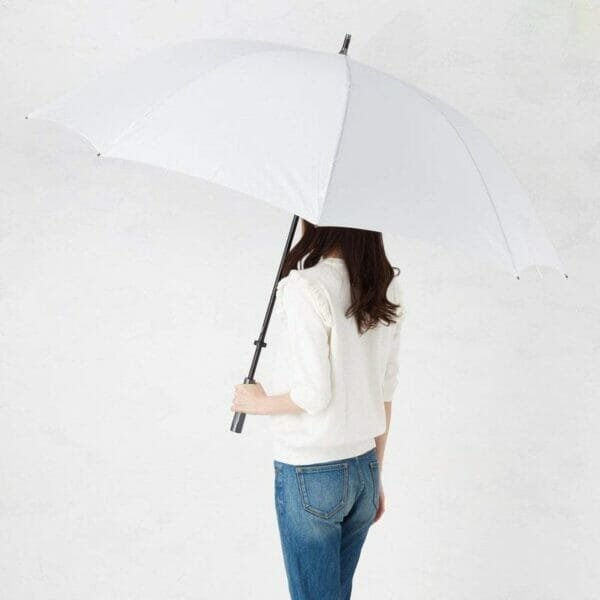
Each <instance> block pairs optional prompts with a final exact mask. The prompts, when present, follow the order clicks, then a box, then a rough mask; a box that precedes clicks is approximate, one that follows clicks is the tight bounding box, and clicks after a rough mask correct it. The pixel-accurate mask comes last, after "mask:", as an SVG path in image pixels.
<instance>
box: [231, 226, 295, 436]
mask: <svg viewBox="0 0 600 600" xmlns="http://www.w3.org/2000/svg"><path fill="white" fill-rule="evenodd" d="M298 219H299V217H298V215H294V217H293V218H292V223H291V225H290V230H289V233H288V237H287V240H286V242H285V246H284V248H283V254H282V255H281V261H280V262H279V268H278V269H277V275H276V276H275V281H274V283H273V289H272V290H271V296H270V298H269V304H268V305H267V311H266V312H265V318H264V320H263V324H262V328H261V330H260V334H259V336H258V339H256V340H254V345H255V346H256V349H255V350H254V356H253V357H252V362H251V363H250V370H249V371H248V376H247V377H246V378H245V379H244V383H254V373H255V372H256V367H257V366H258V360H259V358H260V352H261V350H262V349H263V348H264V347H265V346H266V345H267V344H266V343H265V337H266V335H267V329H268V328H269V321H270V320H271V314H272V313H273V306H274V305H275V297H276V295H277V284H278V283H279V280H280V279H281V273H282V271H283V265H284V263H285V259H286V257H287V254H288V252H289V251H290V248H291V246H292V242H293V240H294V234H295V232H296V227H297V225H298ZM245 417H246V414H245V413H240V412H236V413H234V415H233V419H232V421H231V426H230V428H229V429H230V431H233V432H235V433H242V429H243V428H244V420H245Z"/></svg>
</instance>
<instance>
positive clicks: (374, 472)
mask: <svg viewBox="0 0 600 600" xmlns="http://www.w3.org/2000/svg"><path fill="white" fill-rule="evenodd" d="M369 469H370V470H371V479H372V481H373V494H372V498H373V504H374V505H375V508H376V509H377V508H379V461H377V460H371V461H369Z"/></svg>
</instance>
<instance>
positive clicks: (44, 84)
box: [0, 0, 600, 600]
mask: <svg viewBox="0 0 600 600" xmlns="http://www.w3.org/2000/svg"><path fill="white" fill-rule="evenodd" d="M345 32H350V33H352V34H353V40H352V44H351V47H350V53H351V55H352V56H353V57H354V58H355V59H357V60H360V61H363V62H366V63H368V64H371V65H373V66H375V67H377V68H380V69H383V70H386V71H389V72H390V73H392V74H394V75H396V76H398V77H400V78H404V79H406V80H408V81H410V82H412V83H414V84H416V85H418V86H420V87H422V88H424V89H426V90H428V91H429V92H431V93H433V94H434V95H437V96H440V97H441V98H443V99H445V100H446V101H447V102H448V103H450V104H452V105H453V106H455V107H456V108H457V109H459V110H461V111H463V112H464V113H466V114H467V115H468V116H469V117H470V118H471V119H473V121H474V122H475V123H476V124H478V125H479V126H480V127H481V128H482V129H483V131H484V132H485V133H487V134H488V135H489V137H490V138H491V139H492V140H493V141H494V143H495V145H496V146H497V147H498V149H499V150H500V152H501V153H502V154H503V156H504V157H505V158H506V159H507V161H508V162H509V164H510V165H511V166H512V167H513V169H514V170H515V172H516V174H517V176H518V177H519V178H520V180H521V181H522V183H523V185H524V186H525V188H526V189H527V190H528V192H529V193H530V195H531V198H532V202H533V203H534V205H535V208H536V210H537V211H538V214H539V215H540V218H541V220H542V222H543V223H544V225H545V227H546V229H547V231H548V234H549V236H550V237H551V239H552V240H553V242H554V243H555V245H556V247H557V249H558V251H559V254H560V256H561V258H562V259H563V261H564V263H565V265H566V267H567V270H568V272H569V275H570V278H569V279H568V280H566V279H564V278H562V277H561V276H560V274H558V273H555V272H551V271H547V270H544V271H542V273H541V274H542V275H543V278H540V276H539V275H538V273H536V271H535V269H534V270H531V271H530V272H527V273H526V274H525V276H524V277H523V278H522V279H521V281H519V282H517V281H516V280H515V279H514V278H512V277H511V276H510V275H509V274H504V273H502V272H497V271H495V270H491V269H488V268H487V267H486V266H485V265H481V264H478V263H476V262H474V261H472V260H471V259H470V258H469V257H464V256H460V257H459V256H457V255H453V254H451V253H449V252H447V251H446V250H445V249H444V248H438V247H432V246H429V245H425V244H414V243H411V242H407V241H405V240H401V239H392V238H389V237H386V242H387V248H388V252H389V255H390V258H391V259H392V262H393V263H394V264H396V265H398V266H400V267H401V268H402V278H403V283H404V290H405V302H406V310H407V321H406V324H405V329H404V339H403V349H402V352H403V358H402V360H403V373H402V381H401V388H400V391H399V395H398V397H397V398H396V400H395V405H394V416H393V419H394V422H393V427H392V432H391V434H390V439H389V445H388V450H387V456H386V462H385V468H384V485H385V489H386V493H387V496H388V510H387V513H386V514H385V515H384V517H383V519H382V520H381V522H380V523H378V524H376V525H375V526H374V527H373V528H372V530H371V532H370V534H369V538H368V540H367V543H366V545H365V547H364V552H363V556H362V558H361V562H360V564H359V567H358V570H357V573H356V577H355V585H354V589H355V594H354V596H353V597H354V598H357V599H361V598H363V599H365V598H377V599H390V600H397V599H400V598H411V599H412V600H509V599H510V600H513V599H519V600H520V599H525V598H526V599H527V600H558V599H560V600H563V599H564V600H584V599H585V600H592V599H596V598H597V597H598V594H599V591H598V590H599V589H600V558H599V557H600V516H599V513H598V506H599V504H600V477H599V476H600V464H599V462H600V460H599V459H600V441H599V440H600V407H599V402H598V401H599V394H598V391H599V388H600V375H599V369H598V364H600V363H599V359H600V284H599V282H598V275H599V273H598V261H599V260H600V227H599V224H598V218H599V216H600V206H599V202H598V200H599V192H598V190H599V189H600V136H599V133H600V78H599V73H600V52H599V45H600V8H599V7H598V5H597V3H595V2H593V1H592V0H573V1H572V2H565V1H564V0H538V1H535V0H504V1H503V2H492V1H488V2H485V1H475V0H470V1H467V0H459V1H455V2H450V3H446V2H439V1H438V2H430V3H427V6H425V3H422V2H415V1H406V2H403V3H398V2H382V1H372V2H348V1H345V2H341V1H337V0H336V1H331V2H317V1H304V2H299V1H296V2H285V1H283V2H282V1H281V0H277V1H275V0H257V1H254V2H235V1H219V2H215V1H213V2H200V1H198V0H194V1H192V0H179V1H177V0H174V1H171V2H157V1H145V2H142V1H140V0H128V1H126V2H124V1H123V0H119V1H116V0H111V1H104V2H100V1H83V2H82V1H72V0H71V1H69V0H54V1H53V2H43V1H42V0H37V1H25V0H19V1H13V0H1V1H0V596H1V597H2V598H3V599H6V600H30V599H32V600H38V599H39V600H81V599H82V598H85V599H86V600H176V599H177V600H184V599H192V598H193V599H210V600H212V599H215V598H219V599H221V598H222V599H225V600H229V599H234V598H247V599H263V598H273V599H275V598H277V599H282V598H285V597H286V593H287V592H286V582H285V576H284V571H283V562H282V558H281V554H280V548H279V539H278V534H277V530H276V522H275V513H274V507H273V500H272V491H273V490H272V481H273V480H272V477H273V470H272V463H271V456H270V450H271V448H270V437H269V431H268V428H267V422H266V421H265V420H264V419H263V418H260V417H249V418H248V419H247V422H246V429H245V432H244V434H243V435H236V434H233V433H231V432H229V424H230V420H231V413H230V412H229V406H230V400H231V396H232V389H233V385H234V384H236V383H240V382H241V381H242V380H243V377H244V375H245V374H246V372H247V367H248V363H249V360H250V358H251V355H252V352H253V349H254V346H253V345H252V340H253V339H255V337H256V335H257V334H258V330H259V326H260V322H261V320H262V316H263V311H264V308H265V304H266V300H267V294H268V291H269V289H270V285H271V283H272V279H273V277H274V273H275V268H276V264H277V261H278V260H279V253H280V251H281V248H282V245H283V242H284V239H285V235H286V233H287V228H288V224H289V216H288V215H286V214H284V213H282V212H281V211H278V210H277V209H275V208H272V207H269V206H268V205H266V204H263V203H259V202H254V201H252V200H251V199H248V198H246V197H243V196H241V195H236V194H234V193H232V192H230V191H227V190H223V189H219V188H216V187H214V186H210V185H208V184H206V183H203V182H201V181H198V180H194V179H192V178H188V177H184V176H181V175H176V174H173V173H168V172H164V171H159V170H157V169H152V168H150V167H147V166H143V165H135V164H127V163H122V162H119V161H110V160H105V161H102V160H100V161H99V160H97V159H96V157H95V154H94V153H93V151H92V150H91V148H90V147H89V146H88V145H87V144H86V142H85V141H83V140H82V139H80V138H78V137H77V136H75V135H74V134H72V133H70V132H67V131H65V130H62V129H60V128H59V127H57V126H54V125H52V124H49V123H41V122H34V121H25V120H24V118H23V117H24V115H25V114H27V113H28V112H30V111H31V110H32V109H34V108H36V107H37V106H39V105H41V104H44V103H45V102H48V101H50V100H52V99H53V98H55V97H56V96H57V95H59V94H61V93H63V92H65V91H67V90H69V89H71V88H73V87H76V86H77V85H79V84H80V83H82V82H84V81H85V80H86V78H88V77H89V76H91V75H94V74H95V73H98V72H100V71H102V70H103V69H106V68H110V67H112V66H113V65H115V64H117V63H121V62H123V61H126V60H128V59H130V58H133V57H135V56H138V55H139V54H140V53H143V52H145V51H147V50H150V49H152V48H155V47H157V46H160V45H163V44H166V43H172V42H176V41H180V40H185V39H191V38H196V37H244V38H259V39H265V40H272V41H277V42H283V43H289V44H296V45H301V46H307V47H311V48H315V49H320V50H326V51H331V52H337V51H338V50H339V46H340V44H341V41H342V39H343V35H344V33H345ZM268 351H269V348H268V347H267V349H266V350H265V362H264V364H262V363H261V366H259V370H258V372H257V378H258V379H259V380H261V379H262V377H261V368H262V369H263V371H262V372H263V373H265V375H266V373H267V370H266V369H267V368H268V365H269V360H270V358H269V354H268Z"/></svg>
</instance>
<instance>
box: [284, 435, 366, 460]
mask: <svg viewBox="0 0 600 600" xmlns="http://www.w3.org/2000/svg"><path fill="white" fill-rule="evenodd" d="M375 447H376V446H375V438H373V437H370V438H368V439H366V440H361V441H359V442H352V443H350V444H338V445H336V446H289V445H287V444H285V443H284V442H282V441H280V440H278V439H274V440H273V458H274V460H276V461H277V462H282V463H287V464H290V465H309V464H314V463H320V462H328V461H330V460H341V459H345V458H353V457H355V456H358V455H359V454H364V453H365V452H367V451H368V450H371V449H372V448H375Z"/></svg>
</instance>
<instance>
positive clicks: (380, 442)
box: [375, 402, 392, 472]
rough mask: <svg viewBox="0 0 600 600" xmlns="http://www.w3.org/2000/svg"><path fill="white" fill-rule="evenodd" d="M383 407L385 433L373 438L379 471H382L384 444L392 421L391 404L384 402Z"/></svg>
mask: <svg viewBox="0 0 600 600" xmlns="http://www.w3.org/2000/svg"><path fill="white" fill-rule="evenodd" d="M383 406H384V407H385V432H384V433H382V434H381V435H378V436H377V437H376V438H375V446H376V452H377V460H378V461H379V471H380V472H381V470H382V469H383V455H384V453H385V444H386V442H387V436H388V433H389V431H390V421H391V420H392V403H391V402H384V403H383Z"/></svg>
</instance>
